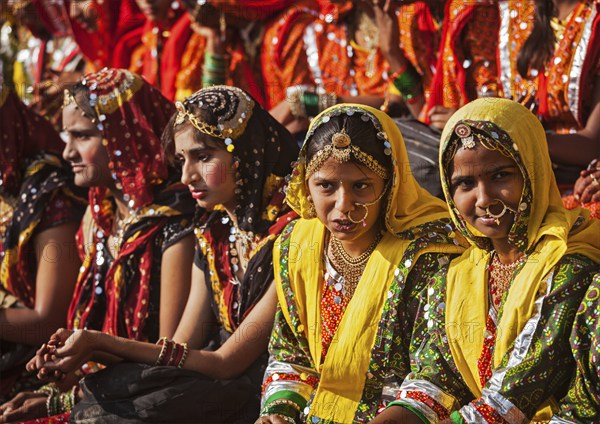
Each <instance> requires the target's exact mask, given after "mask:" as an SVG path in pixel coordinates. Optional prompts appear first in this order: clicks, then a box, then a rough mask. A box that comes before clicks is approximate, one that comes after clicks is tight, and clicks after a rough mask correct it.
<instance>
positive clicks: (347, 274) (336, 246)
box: [328, 232, 383, 298]
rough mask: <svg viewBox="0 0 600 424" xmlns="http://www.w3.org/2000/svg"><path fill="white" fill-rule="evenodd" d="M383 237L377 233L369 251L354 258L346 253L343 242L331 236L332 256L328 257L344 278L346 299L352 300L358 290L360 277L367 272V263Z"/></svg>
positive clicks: (330, 249) (330, 250)
mask: <svg viewBox="0 0 600 424" xmlns="http://www.w3.org/2000/svg"><path fill="white" fill-rule="evenodd" d="M382 237H383V233H381V232H379V233H377V237H375V240H373V242H372V243H371V244H370V245H369V247H367V250H365V251H364V252H363V253H362V254H361V255H360V256H358V257H357V258H353V257H351V256H350V255H349V254H348V253H347V252H346V250H345V249H344V246H342V242H341V241H339V240H338V239H337V238H335V237H334V236H331V238H330V240H329V252H330V255H328V257H329V260H330V261H331V264H332V265H333V267H334V268H335V269H336V271H337V272H339V273H340V274H341V275H342V276H343V277H344V281H345V285H344V292H345V295H346V297H349V298H350V297H352V295H353V294H354V290H356V286H357V285H358V282H359V281H360V277H361V276H362V273H363V271H364V270H365V267H366V265H367V262H368V261H369V258H370V257H371V254H372V253H373V251H374V250H375V248H376V247H377V245H378V244H379V242H380V241H381V239H382Z"/></svg>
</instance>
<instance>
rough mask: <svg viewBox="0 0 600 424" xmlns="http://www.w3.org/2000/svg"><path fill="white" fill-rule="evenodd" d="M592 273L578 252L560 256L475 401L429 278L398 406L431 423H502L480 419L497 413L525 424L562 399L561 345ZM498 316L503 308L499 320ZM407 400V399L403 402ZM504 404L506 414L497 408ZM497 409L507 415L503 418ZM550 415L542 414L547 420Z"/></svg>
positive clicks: (564, 350)
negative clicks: (458, 419)
mask: <svg viewBox="0 0 600 424" xmlns="http://www.w3.org/2000/svg"><path fill="white" fill-rule="evenodd" d="M597 269H598V265H597V264H596V263H595V262H594V261H592V260H590V259H588V258H586V257H584V256H581V255H569V256H565V257H564V258H563V259H562V260H561V262H560V263H559V264H557V265H556V267H555V269H554V272H553V273H552V275H550V276H549V278H548V280H547V281H548V289H547V290H546V291H544V292H542V293H540V296H539V297H538V303H539V305H541V310H540V311H538V312H537V313H536V314H534V315H533V316H532V317H531V318H530V319H529V320H528V322H527V327H528V328H527V329H526V330H524V331H523V332H522V333H520V334H519V335H518V336H517V338H516V339H515V341H514V344H513V347H512V348H511V350H510V351H509V352H507V353H506V355H505V356H504V358H503V360H502V363H501V365H500V366H498V367H494V368H493V370H492V373H491V378H489V379H487V381H486V384H485V385H484V388H483V395H482V396H481V397H479V398H475V397H474V396H473V394H472V393H471V390H470V389H469V387H468V386H467V385H466V384H465V383H464V379H463V377H462V376H461V374H460V372H459V370H458V367H457V365H456V362H455V360H454V358H453V356H452V352H451V350H450V348H449V345H448V343H447V339H448V338H449V337H453V336H454V337H456V334H457V333H456V331H457V329H456V327H457V325H456V324H452V325H449V323H447V322H446V316H445V312H446V303H447V302H448V298H447V291H446V285H445V280H444V278H437V279H435V280H431V283H430V284H428V286H427V287H426V288H425V289H424V290H423V291H422V292H421V293H419V295H418V297H419V298H420V299H421V300H422V301H423V302H422V304H421V306H420V309H419V313H418V314H417V318H416V319H415V329H414V330H413V334H415V335H416V337H414V338H413V340H412V341H411V346H410V354H411V371H412V372H411V373H410V374H409V376H408V377H407V379H406V381H405V382H404V383H403V384H402V390H401V392H400V394H399V397H398V399H399V403H400V404H402V405H408V406H412V407H414V408H416V409H417V410H419V411H420V412H421V413H422V414H423V415H424V416H425V417H427V419H428V421H429V422H431V423H433V422H439V421H441V420H442V419H444V418H447V417H448V416H449V415H450V413H451V412H453V411H457V410H460V413H461V415H462V416H463V418H464V420H465V422H468V423H470V422H487V423H497V422H502V421H501V420H500V419H493V420H492V419H487V420H484V421H481V420H482V417H485V416H486V415H487V416H488V417H489V416H496V417H497V416H498V415H499V416H500V417H502V420H505V421H507V422H521V420H523V419H527V420H531V419H532V417H533V416H534V415H535V414H536V411H538V409H540V407H541V406H542V405H544V403H545V402H547V399H548V398H550V397H551V396H558V397H560V394H561V393H564V391H565V383H566V382H567V381H568V380H569V378H570V376H571V370H572V369H573V366H574V361H573V357H572V355H571V349H570V348H569V346H568V343H565V341H566V340H567V339H568V337H569V333H570V331H571V328H572V325H573V319H574V317H575V313H576V311H577V309H578V308H579V305H580V303H581V301H582V299H583V297H584V295H585V292H586V289H587V287H588V285H589V284H590V282H591V279H592V275H593V272H594V270H597ZM503 312H504V311H503V309H502V308H501V309H500V311H499V315H500V316H501V315H502V313H503ZM489 313H490V314H493V313H494V312H493V310H490V311H489ZM465 325H469V326H470V327H469V331H472V332H475V331H483V330H485V328H486V327H485V323H483V324H481V325H478V324H477V323H467V324H465ZM492 348H493V347H492ZM549 363H551V364H552V367H550V368H549V367H548V364H549ZM413 393H424V394H426V395H428V396H430V397H431V398H432V399H433V400H434V401H435V403H432V404H431V405H428V404H427V403H425V402H423V401H419V400H416V399H414V397H413V396H411V394H413ZM407 398H408V399H411V400H412V401H411V402H407V401H406V399H407ZM433 405H435V406H437V407H438V409H436V408H434V407H433ZM554 405H556V404H554ZM504 406H506V407H507V409H503V408H504ZM490 408H491V409H490ZM511 409H512V411H511ZM502 410H504V411H507V412H506V413H501V412H500V411H502ZM549 417H550V416H549V415H546V416H545V419H546V421H547V420H548V419H549Z"/></svg>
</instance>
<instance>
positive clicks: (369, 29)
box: [356, 11, 379, 78]
mask: <svg viewBox="0 0 600 424" xmlns="http://www.w3.org/2000/svg"><path fill="white" fill-rule="evenodd" d="M356 26H357V28H358V30H359V31H360V33H361V34H362V37H363V40H364V42H365V44H366V47H367V50H369V54H368V56H367V69H366V71H365V75H366V76H367V77H368V78H372V77H373V76H374V75H375V55H376V54H377V46H378V45H379V28H377V24H376V23H375V21H374V20H373V19H372V18H371V17H370V16H369V15H368V14H367V13H366V12H364V11H360V12H358V17H357V25H356Z"/></svg>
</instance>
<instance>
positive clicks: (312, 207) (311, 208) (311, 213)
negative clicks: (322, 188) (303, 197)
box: [306, 197, 317, 219]
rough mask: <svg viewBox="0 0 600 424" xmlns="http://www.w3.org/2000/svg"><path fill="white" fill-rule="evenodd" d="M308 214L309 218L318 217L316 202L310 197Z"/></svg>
mask: <svg viewBox="0 0 600 424" xmlns="http://www.w3.org/2000/svg"><path fill="white" fill-rule="evenodd" d="M306 216H307V218H308V219H312V218H316V217H317V210H316V209H315V204H314V203H313V201H312V199H311V198H310V197H309V198H308V210H307V211H306Z"/></svg>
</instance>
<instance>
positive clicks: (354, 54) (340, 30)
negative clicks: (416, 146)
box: [262, 1, 439, 107]
mask: <svg viewBox="0 0 600 424" xmlns="http://www.w3.org/2000/svg"><path fill="white" fill-rule="evenodd" d="M350 12H351V7H348V6H342V7H339V8H338V9H337V10H336V9H332V5H329V9H325V8H323V7H321V8H320V9H319V8H318V6H317V5H316V4H315V3H313V2H310V1H306V2H300V3H299V4H297V5H296V6H295V7H294V8H291V9H289V10H287V11H286V12H284V13H283V14H281V15H280V16H279V17H277V18H276V19H275V20H274V21H272V22H271V24H270V25H268V27H267V30H266V33H265V40H264V44H263V52H262V55H263V78H264V81H265V85H266V89H267V99H268V105H269V107H273V106H275V105H277V104H278V103H280V102H281V101H282V100H284V99H285V90H286V88H287V87H290V86H293V85H298V84H308V85H313V86H320V87H323V88H324V89H325V90H327V91H328V92H332V93H335V94H337V95H338V96H344V95H346V96H347V95H350V96H358V95H376V96H383V95H384V94H385V91H386V89H387V86H388V71H389V66H388V64H387V61H386V60H385V58H384V57H383V55H382V54H381V52H380V51H379V49H378V48H377V49H376V50H375V51H369V50H368V49H365V48H362V47H359V46H358V45H357V44H356V43H355V42H354V41H353V40H352V38H351V37H350V36H349V29H348V25H347V24H346V22H344V20H347V17H348V16H349V14H350ZM398 20H399V23H400V40H399V43H400V46H401V48H402V49H403V51H404V53H405V55H406V57H407V59H408V60H409V61H410V62H411V63H412V65H413V66H414V67H415V69H416V70H417V72H419V74H420V75H421V79H422V81H423V87H424V89H425V91H426V92H427V91H428V88H429V84H430V83H431V79H432V76H433V75H432V73H433V71H432V69H433V67H434V65H435V53H436V51H437V46H438V39H439V36H438V27H437V25H436V24H435V21H434V19H433V17H432V16H431V12H430V10H429V7H428V6H426V5H425V3H424V2H415V3H413V4H410V5H404V6H401V7H400V8H399V13H398ZM369 68H371V69H374V72H373V74H372V75H371V73H370V72H368V70H369Z"/></svg>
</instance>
